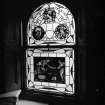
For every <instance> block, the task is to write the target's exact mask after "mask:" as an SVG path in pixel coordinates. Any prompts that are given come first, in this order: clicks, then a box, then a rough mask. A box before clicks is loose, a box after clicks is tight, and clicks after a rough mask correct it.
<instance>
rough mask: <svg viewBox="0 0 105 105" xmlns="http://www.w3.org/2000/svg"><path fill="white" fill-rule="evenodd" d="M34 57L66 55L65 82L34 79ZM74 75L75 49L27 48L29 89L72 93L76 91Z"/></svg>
mask: <svg viewBox="0 0 105 105" xmlns="http://www.w3.org/2000/svg"><path fill="white" fill-rule="evenodd" d="M34 57H65V84H63V83H51V82H40V81H34V60H33V59H34ZM74 75H75V71H74V49H72V48H63V49H59V48H54V49H53V48H50V50H48V49H47V48H46V49H43V48H40V49H33V48H29V49H27V50H26V76H27V79H26V81H27V88H28V89H34V90H39V91H44V92H45V91H46V92H53V93H60V94H61V93H63V94H67V95H71V94H74V92H75V82H74V79H75V78H74Z"/></svg>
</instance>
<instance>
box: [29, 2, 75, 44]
mask: <svg viewBox="0 0 105 105" xmlns="http://www.w3.org/2000/svg"><path fill="white" fill-rule="evenodd" d="M46 8H53V9H54V10H55V11H56V19H55V21H54V22H50V23H44V20H43V11H44V10H45V9H46ZM60 24H66V25H67V27H68V28H69V35H68V37H66V38H65V39H58V38H56V37H55V34H54V31H55V28H56V27H57V26H58V25H60ZM36 26H41V27H42V28H43V29H44V30H45V32H46V34H45V35H44V37H43V38H42V39H41V40H35V39H34V37H33V35H32V31H33V30H34V27H36ZM27 42H28V43H27V44H28V46H37V45H39V46H45V45H75V21H74V17H73V15H72V13H71V12H70V10H69V9H68V8H67V7H65V6H64V5H62V4H59V3H56V2H50V3H48V4H43V5H41V6H40V7H38V8H37V9H36V10H34V12H33V13H32V15H31V16H30V18H29V21H28V25H27Z"/></svg>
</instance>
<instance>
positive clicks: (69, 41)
mask: <svg viewBox="0 0 105 105" xmlns="http://www.w3.org/2000/svg"><path fill="white" fill-rule="evenodd" d="M27 45H28V47H27V48H26V52H25V53H26V56H25V57H26V84H27V88H28V89H30V90H32V89H33V90H34V91H35V90H36V91H40V92H41V91H44V92H49V93H50V92H53V93H55V94H67V95H71V94H74V93H75V68H74V67H75V62H74V57H75V56H74V54H75V50H74V48H73V47H71V46H75V22H74V17H73V15H72V13H71V12H70V10H69V9H68V8H67V7H65V6H64V5H62V4H59V3H56V2H50V3H48V4H43V5H41V6H40V7H38V8H37V9H36V10H35V11H34V12H33V13H32V14H31V16H30V18H29V21H28V25H27ZM47 45H49V46H47ZM62 45H63V47H62V48H60V46H62ZM42 46H43V47H42ZM52 46H53V47H52Z"/></svg>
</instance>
